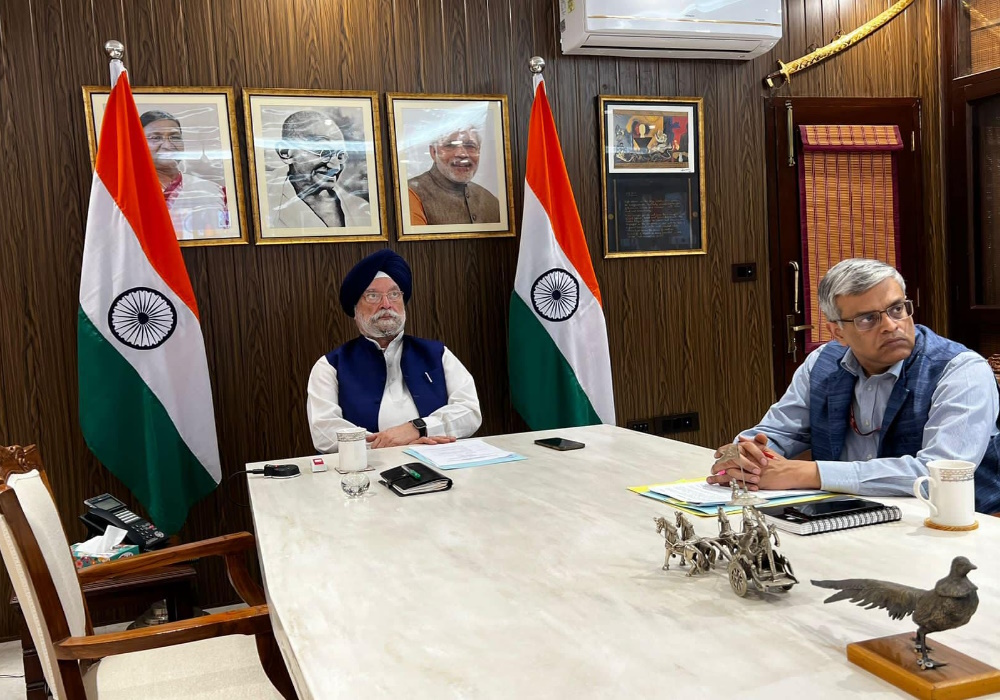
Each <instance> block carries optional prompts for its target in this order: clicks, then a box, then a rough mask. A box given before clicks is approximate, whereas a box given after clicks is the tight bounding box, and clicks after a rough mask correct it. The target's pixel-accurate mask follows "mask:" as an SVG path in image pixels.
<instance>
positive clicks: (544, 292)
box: [531, 267, 580, 321]
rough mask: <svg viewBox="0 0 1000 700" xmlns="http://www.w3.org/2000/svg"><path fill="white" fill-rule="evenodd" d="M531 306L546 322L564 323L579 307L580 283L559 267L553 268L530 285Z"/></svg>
mask: <svg viewBox="0 0 1000 700" xmlns="http://www.w3.org/2000/svg"><path fill="white" fill-rule="evenodd" d="M531 305H532V306H533V307H534V308H535V313H537V314H538V315H539V316H541V317H542V318H544V319H545V320H546V321H565V320H567V319H568V318H569V317H570V316H572V315H573V314H575V313H576V309H577V307H578V306H579V305H580V283H579V282H578V281H577V279H576V277H574V276H573V275H572V274H570V273H569V272H568V271H566V270H564V269H562V268H561V267H557V268H553V269H551V270H549V271H548V272H546V273H544V274H543V275H541V276H540V277H539V278H538V279H536V280H535V283H534V284H533V285H531Z"/></svg>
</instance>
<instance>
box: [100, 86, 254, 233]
mask: <svg viewBox="0 0 1000 700" xmlns="http://www.w3.org/2000/svg"><path fill="white" fill-rule="evenodd" d="M132 93H133V95H134V97H135V104H136V107H137V109H138V111H139V120H140V122H141V123H142V127H143V131H144V132H145V134H146V143H147V144H148V145H149V151H150V155H151V156H152V158H153V166H154V167H155V168H156V175H157V178H158V179H159V181H160V186H161V187H162V189H163V196H164V199H165V200H166V204H167V210H168V211H169V212H170V218H171V221H172V222H173V224H174V231H175V233H176V235H177V239H178V240H179V241H180V244H181V245H182V246H201V245H227V244H240V243H247V242H248V235H247V227H246V214H245V207H244V198H243V176H242V167H241V160H242V158H241V154H240V144H239V138H238V136H237V131H236V106H235V93H234V91H233V89H232V88H229V87H136V88H133V89H132ZM109 95H110V89H109V88H108V87H106V86H105V87H97V86H85V87H84V88H83V102H84V109H85V111H86V114H87V136H88V141H89V144H90V158H91V161H92V162H93V163H96V160H97V148H98V146H99V145H100V144H99V143H98V141H99V139H100V133H101V121H102V119H103V118H104V111H105V109H106V108H107V104H108V97H109Z"/></svg>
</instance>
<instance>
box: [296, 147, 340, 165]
mask: <svg viewBox="0 0 1000 700" xmlns="http://www.w3.org/2000/svg"><path fill="white" fill-rule="evenodd" d="M302 151H303V152H304V153H308V154H310V155H313V156H316V157H317V158H319V159H320V160H325V161H327V162H329V161H331V160H334V159H336V160H338V161H340V162H341V163H343V162H344V161H345V160H347V151H345V150H336V149H333V148H321V149H320V150H315V149H313V148H305V147H303V148H302Z"/></svg>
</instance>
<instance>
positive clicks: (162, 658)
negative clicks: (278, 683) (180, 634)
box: [83, 634, 281, 700]
mask: <svg viewBox="0 0 1000 700" xmlns="http://www.w3.org/2000/svg"><path fill="white" fill-rule="evenodd" d="M83 684H84V686H85V687H86V689H87V698H88V700H136V698H142V699H143V700H161V699H162V700H167V699H168V698H169V699H176V700H192V699H193V698H220V699H222V698H238V699H239V700H258V698H260V699H263V698H267V699H268V700H272V699H275V700H280V699H281V694H280V693H278V691H277V690H275V689H274V686H273V685H271V682H270V681H269V680H268V679H267V676H266V675H265V674H264V669H263V668H262V667H261V665H260V658H259V657H258V656H257V645H256V642H255V640H254V637H252V636H247V635H242V634H234V635H229V636H227V637H216V638H214V639H206V640H204V641H201V642H191V643H189V644H178V645H175V646H172V647H164V648H162V649H150V650H149V651H137V652H133V653H131V654H119V655H117V656H108V657H106V658H104V659H101V660H100V661H99V662H98V663H96V664H95V665H94V666H91V667H90V669H89V670H88V671H87V673H86V674H85V675H84V677H83Z"/></svg>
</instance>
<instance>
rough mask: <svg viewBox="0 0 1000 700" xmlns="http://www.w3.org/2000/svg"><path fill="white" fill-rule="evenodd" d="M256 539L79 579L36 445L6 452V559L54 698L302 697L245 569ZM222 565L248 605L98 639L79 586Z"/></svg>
mask: <svg viewBox="0 0 1000 700" xmlns="http://www.w3.org/2000/svg"><path fill="white" fill-rule="evenodd" d="M253 546H254V539H253V536H252V535H251V534H249V533H245V532H244V533H239V534H234V535H226V536H224V537H216V538H213V539H209V540H203V541H201V542H194V543H191V544H185V545H181V546H178V547H171V548H169V549H164V550H159V551H156V552H149V553H147V554H141V555H139V556H136V557H130V558H126V559H119V560H117V561H113V562H109V563H106V564H99V565H96V566H92V567H89V568H87V569H83V570H80V571H79V572H78V571H77V569H76V567H75V566H74V563H73V558H72V554H71V553H70V548H69V542H68V540H67V538H66V533H65V531H64V530H63V526H62V522H61V521H60V520H59V514H58V512H57V511H56V507H55V503H54V501H53V499H52V494H51V490H50V488H49V484H48V480H47V479H46V477H45V473H44V472H43V471H42V464H41V459H40V457H39V455H38V451H37V450H36V448H35V447H34V446H31V447H28V448H21V447H17V446H14V447H0V554H2V555H3V560H4V563H5V564H6V566H7V571H8V572H9V573H10V577H11V580H12V582H13V584H14V590H15V591H16V592H17V596H18V599H19V600H20V601H21V606H22V610H23V612H24V616H25V620H26V621H27V624H28V627H29V629H30V630H31V636H32V638H33V640H34V642H35V646H36V648H37V650H38V655H39V659H40V660H41V662H42V669H43V671H44V673H45V680H46V681H47V682H48V685H49V688H50V689H51V691H52V693H53V695H54V696H55V698H56V700H63V699H65V700H119V699H122V700H124V699H125V698H128V699H129V700H131V699H132V698H136V697H141V698H144V700H145V699H150V698H153V699H160V698H178V699H180V698H190V697H192V696H202V695H205V694H206V693H207V694H209V695H210V696H211V697H219V698H239V699H240V700H253V699H256V698H275V699H278V698H281V697H282V696H283V697H285V698H288V699H289V700H291V699H294V698H295V697H296V695H295V691H294V689H293V688H292V684H291V680H290V679H289V677H288V671H287V669H286V668H285V665H284V662H283V661H282V658H281V654H280V652H279V651H278V648H277V645H276V644H275V641H274V636H273V633H272V630H271V621H270V618H269V617H268V610H267V605H266V604H265V602H264V594H263V591H262V590H261V588H260V586H259V585H257V583H256V581H254V579H253V578H252V577H251V576H250V574H249V572H248V571H247V568H246V563H245V556H246V554H245V553H246V550H248V549H252V548H253ZM207 556H222V557H224V558H225V562H226V570H227V572H228V574H229V580H230V581H231V582H232V584H233V587H234V588H235V589H236V591H237V592H238V593H239V594H240V597H241V598H243V600H244V601H245V602H246V603H247V604H248V605H249V606H250V607H248V608H245V609H242V610H233V611H230V612H225V613H219V614H215V615H208V616H205V617H199V618H195V619H192V620H180V621H177V622H169V623H166V624H163V625H157V626H153V627H145V628H142V629H135V630H127V631H125V632H116V633H112V634H100V635H95V634H94V629H93V626H92V625H91V622H90V615H89V613H88V612H87V604H86V601H85V599H84V597H83V593H82V591H81V588H80V586H81V583H84V582H89V581H96V580H105V579H110V578H116V577H120V576H125V575H128V574H134V573H140V572H144V571H150V570H153V569H159V568H161V567H164V566H169V565H171V564H177V563H180V562H187V561H193V560H196V559H200V558H202V557H207Z"/></svg>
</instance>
